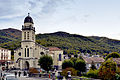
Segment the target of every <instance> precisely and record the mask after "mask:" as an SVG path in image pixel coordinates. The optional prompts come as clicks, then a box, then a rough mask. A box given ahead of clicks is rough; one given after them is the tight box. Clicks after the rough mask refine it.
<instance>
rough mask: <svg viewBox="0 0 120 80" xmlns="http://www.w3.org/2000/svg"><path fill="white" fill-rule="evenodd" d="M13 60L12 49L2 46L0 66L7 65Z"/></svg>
mask: <svg viewBox="0 0 120 80" xmlns="http://www.w3.org/2000/svg"><path fill="white" fill-rule="evenodd" d="M9 61H11V51H10V50H8V49H4V48H0V66H1V67H3V66H6V64H7V62H9Z"/></svg>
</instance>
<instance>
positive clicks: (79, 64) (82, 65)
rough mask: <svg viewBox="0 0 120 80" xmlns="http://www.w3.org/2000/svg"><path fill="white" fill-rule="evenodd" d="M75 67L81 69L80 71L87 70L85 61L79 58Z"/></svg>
mask: <svg viewBox="0 0 120 80" xmlns="http://www.w3.org/2000/svg"><path fill="white" fill-rule="evenodd" d="M75 69H76V70H79V71H80V72H85V70H86V64H85V61H83V60H81V59H78V60H77V61H76V63H75Z"/></svg>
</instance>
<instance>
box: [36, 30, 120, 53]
mask: <svg viewBox="0 0 120 80" xmlns="http://www.w3.org/2000/svg"><path fill="white" fill-rule="evenodd" d="M36 39H37V42H38V43H39V44H41V45H44V46H57V47H59V48H61V49H63V50H65V53H66V52H67V53H73V54H74V53H82V52H83V53H98V54H99V53H100V54H102V53H109V52H120V41H118V40H113V39H109V38H106V37H97V36H90V37H86V36H82V35H77V34H69V33H66V32H55V33H49V34H37V35H36Z"/></svg>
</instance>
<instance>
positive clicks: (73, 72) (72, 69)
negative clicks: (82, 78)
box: [61, 68, 77, 77]
mask: <svg viewBox="0 0 120 80" xmlns="http://www.w3.org/2000/svg"><path fill="white" fill-rule="evenodd" d="M68 71H71V76H77V70H75V69H74V68H66V69H63V71H62V73H61V74H62V75H63V76H65V77H67V72H68Z"/></svg>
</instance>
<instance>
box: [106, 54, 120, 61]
mask: <svg viewBox="0 0 120 80" xmlns="http://www.w3.org/2000/svg"><path fill="white" fill-rule="evenodd" d="M111 57H113V58H120V54H119V53H117V52H112V53H110V54H108V55H107V56H106V58H105V59H106V60H107V59H108V58H111Z"/></svg>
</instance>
